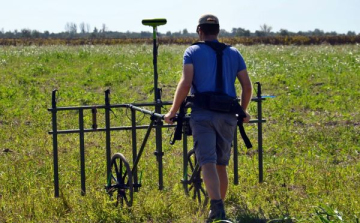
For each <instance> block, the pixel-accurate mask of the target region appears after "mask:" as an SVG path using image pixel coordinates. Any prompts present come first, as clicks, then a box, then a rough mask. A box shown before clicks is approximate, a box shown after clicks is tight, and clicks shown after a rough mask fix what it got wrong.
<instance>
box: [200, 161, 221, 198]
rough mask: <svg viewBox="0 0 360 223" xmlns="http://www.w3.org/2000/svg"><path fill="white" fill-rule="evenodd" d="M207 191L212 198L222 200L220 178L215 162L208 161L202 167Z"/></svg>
mask: <svg viewBox="0 0 360 223" xmlns="http://www.w3.org/2000/svg"><path fill="white" fill-rule="evenodd" d="M201 172H202V175H203V179H204V183H205V187H206V191H207V193H208V194H209V197H210V199H211V200H220V199H221V193H220V180H219V176H218V172H217V169H216V165H215V163H206V164H204V165H203V166H202V167H201Z"/></svg>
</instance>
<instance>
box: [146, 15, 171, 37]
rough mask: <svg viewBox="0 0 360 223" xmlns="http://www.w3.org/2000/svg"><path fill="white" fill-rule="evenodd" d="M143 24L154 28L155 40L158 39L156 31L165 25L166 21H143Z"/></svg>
mask: <svg viewBox="0 0 360 223" xmlns="http://www.w3.org/2000/svg"><path fill="white" fill-rule="evenodd" d="M142 24H143V25H145V26H152V27H153V38H154V39H156V29H157V27H158V26H161V25H165V24H166V19H143V20H142Z"/></svg>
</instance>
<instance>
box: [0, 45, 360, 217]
mask: <svg viewBox="0 0 360 223" xmlns="http://www.w3.org/2000/svg"><path fill="white" fill-rule="evenodd" d="M236 47H237V48H238V49H239V50H240V51H241V52H242V54H243V56H244V58H245V60H246V62H247V65H248V70H249V73H250V76H251V79H252V81H253V82H256V81H260V82H261V83H262V85H263V93H264V94H268V95H275V96H276V98H274V99H268V100H266V101H265V102H264V104H263V108H264V114H263V115H264V118H265V119H266V120H267V123H266V124H265V125H264V168H265V170H264V182H263V183H261V184H260V183H258V175H257V173H258V170H257V156H256V152H254V151H248V150H246V148H245V147H244V146H243V144H241V143H242V142H241V141H240V140H239V143H240V144H241V147H240V148H239V163H240V164H239V175H240V180H239V181H240V183H239V185H233V175H232V165H233V164H232V163H231V164H230V169H229V170H230V188H229V194H228V197H227V200H226V202H225V203H226V209H227V213H228V217H229V218H230V219H231V220H232V221H233V222H267V221H270V222H351V223H355V222H359V221H360V196H359V193H360V143H359V138H360V136H359V135H360V105H359V104H360V103H359V101H360V46H359V45H341V46H329V45H320V46H268V45H256V46H242V45H236ZM185 48H186V46H176V45H163V46H160V48H159V59H158V66H159V82H160V87H161V88H162V89H163V93H162V98H163V100H164V101H167V100H169V101H170V100H172V95H173V92H174V90H175V86H176V84H177V82H178V80H179V78H180V76H181V68H182V54H183V51H184V49H185ZM0 81H1V84H0V222H203V221H204V219H205V217H206V216H207V211H202V210H201V209H200V208H199V207H198V205H197V203H196V202H194V201H192V200H191V199H190V198H188V197H186V196H185V194H184V192H183V189H182V184H181V182H180V180H181V178H182V147H181V142H178V143H176V145H175V146H170V145H169V144H168V143H167V142H168V140H169V137H170V135H171V131H168V130H164V136H163V137H164V151H165V156H164V184H165V185H164V186H165V188H164V190H162V191H159V190H158V184H157V179H158V178H157V166H156V159H155V156H154V155H153V152H154V151H155V140H154V134H152V135H151V140H150V141H149V143H148V145H147V146H146V148H145V153H144V155H143V157H142V160H141V161H140V163H139V171H140V172H141V173H142V182H141V183H142V187H141V189H140V191H139V192H138V193H135V194H134V205H133V207H131V208H127V207H124V208H119V207H114V204H113V203H112V202H111V201H110V200H109V197H108V196H107V194H106V193H105V190H104V185H105V184H106V166H105V165H106V159H105V139H104V138H105V134H103V133H88V134H86V136H85V143H86V144H85V146H86V149H85V150H86V177H87V181H86V187H87V195H86V196H81V193H80V161H79V160H80V155H79V140H78V135H76V134H72V135H71V134H70V135H60V136H59V171H60V198H54V189H53V166H52V165H53V159H52V137H51V135H49V134H48V131H49V130H51V114H50V113H49V112H48V111H47V108H49V107H50V106H51V91H52V90H53V89H54V88H56V89H58V90H59V94H58V106H70V105H74V106H75V105H93V104H103V103H104V101H103V100H104V99H103V98H104V93H103V92H104V91H105V90H106V89H108V88H110V89H111V100H112V101H111V102H112V103H118V104H119V103H131V102H151V101H153V98H154V97H153V93H152V90H153V68H152V46H151V45H121V46H119V45H118V46H116V45H115V46H72V47H71V46H43V47H35V46H29V47H21V46H16V47H11V46H10V47H1V48H0ZM239 92H240V90H239ZM255 109H256V106H255V104H252V105H251V107H250V112H251V113H252V114H255ZM164 110H165V109H164ZM114 113H115V115H112V117H111V119H112V122H113V123H114V125H118V126H119V125H128V124H129V123H130V121H129V119H128V118H127V116H128V115H129V114H128V112H127V111H126V110H121V109H117V110H114ZM58 116H59V118H58V119H59V126H60V128H61V129H71V128H78V124H77V117H78V116H77V113H75V112H63V113H59V114H58ZM103 116H104V114H103V112H100V114H99V117H98V119H99V126H100V127H103V126H104V121H103V118H102V117H103ZM140 118H141V117H140ZM255 118H256V117H255ZM142 123H148V118H147V117H144V118H143V120H142ZM90 126H91V114H90V112H89V113H85V127H86V128H90ZM246 128H247V132H248V133H249V135H250V138H251V139H252V141H253V143H254V146H255V148H256V146H257V145H256V144H257V142H256V137H257V135H256V126H255V125H252V124H249V125H248V126H246ZM142 134H143V133H142V132H141V131H140V132H139V136H138V137H139V139H141V138H142ZM130 139H131V133H130V132H126V131H122V132H113V133H112V144H111V146H112V151H113V152H122V153H124V154H125V156H126V157H128V159H129V160H131V145H130ZM139 143H140V142H139ZM130 165H132V163H131V162H130Z"/></svg>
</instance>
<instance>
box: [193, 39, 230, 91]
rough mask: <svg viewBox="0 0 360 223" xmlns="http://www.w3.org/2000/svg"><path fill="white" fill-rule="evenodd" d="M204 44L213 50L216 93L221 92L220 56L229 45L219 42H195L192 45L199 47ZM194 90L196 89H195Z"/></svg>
mask: <svg viewBox="0 0 360 223" xmlns="http://www.w3.org/2000/svg"><path fill="white" fill-rule="evenodd" d="M200 44H205V45H207V46H209V47H211V49H213V50H214V51H215V53H216V62H217V66H216V92H223V90H222V89H223V79H222V64H223V63H222V56H223V51H224V50H225V49H226V48H227V47H229V45H226V44H225V43H219V42H212V41H205V42H196V43H194V44H192V45H200ZM195 90H196V89H195Z"/></svg>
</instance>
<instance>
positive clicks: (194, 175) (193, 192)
mask: <svg viewBox="0 0 360 223" xmlns="http://www.w3.org/2000/svg"><path fill="white" fill-rule="evenodd" d="M187 159H188V174H187V179H186V184H185V193H186V194H188V195H189V196H190V197H191V198H192V199H194V200H197V201H198V202H199V204H202V205H203V206H206V205H207V203H208V202H209V196H208V195H207V193H206V191H205V188H204V185H203V183H202V182H203V180H202V178H201V168H200V167H199V165H198V163H197V160H196V157H195V151H194V150H193V149H192V150H190V151H189V152H188V153H187Z"/></svg>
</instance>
